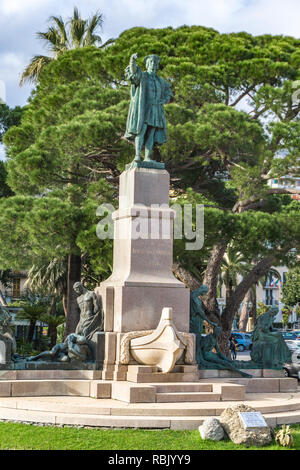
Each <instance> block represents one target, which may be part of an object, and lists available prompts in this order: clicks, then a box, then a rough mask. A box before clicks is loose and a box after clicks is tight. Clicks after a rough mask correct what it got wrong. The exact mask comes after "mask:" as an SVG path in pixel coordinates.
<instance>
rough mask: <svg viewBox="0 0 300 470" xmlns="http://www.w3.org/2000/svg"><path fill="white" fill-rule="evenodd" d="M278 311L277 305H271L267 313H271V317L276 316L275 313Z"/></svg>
mask: <svg viewBox="0 0 300 470" xmlns="http://www.w3.org/2000/svg"><path fill="white" fill-rule="evenodd" d="M278 312H279V308H278V307H271V308H270V309H269V313H270V314H271V315H272V317H276V315H277V314H278Z"/></svg>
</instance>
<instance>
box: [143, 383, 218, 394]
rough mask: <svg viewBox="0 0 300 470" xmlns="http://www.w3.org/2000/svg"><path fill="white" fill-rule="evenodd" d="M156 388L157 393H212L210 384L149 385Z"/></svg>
mask: <svg viewBox="0 0 300 470" xmlns="http://www.w3.org/2000/svg"><path fill="white" fill-rule="evenodd" d="M151 385H154V386H155V387H156V392H157V393H173V392H212V391H213V385H212V384H210V383H207V384H206V383H201V384H199V383H180V382H179V383H170V384H151Z"/></svg>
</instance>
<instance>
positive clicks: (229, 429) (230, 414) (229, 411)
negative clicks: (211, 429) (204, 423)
mask: <svg viewBox="0 0 300 470" xmlns="http://www.w3.org/2000/svg"><path fill="white" fill-rule="evenodd" d="M255 411H256V410H255V409H254V408H251V407H250V406H248V405H244V404H240V405H235V406H232V407H229V408H226V410H224V411H223V413H222V414H221V416H220V423H221V425H222V426H223V429H224V431H225V432H226V434H227V435H228V437H229V439H231V441H232V442H234V444H243V445H245V446H246V447H250V446H264V445H266V444H269V443H271V442H272V435H271V428H270V427H259V428H258V427H257V428H251V429H245V428H244V426H243V423H242V421H241V418H240V416H239V413H240V412H255Z"/></svg>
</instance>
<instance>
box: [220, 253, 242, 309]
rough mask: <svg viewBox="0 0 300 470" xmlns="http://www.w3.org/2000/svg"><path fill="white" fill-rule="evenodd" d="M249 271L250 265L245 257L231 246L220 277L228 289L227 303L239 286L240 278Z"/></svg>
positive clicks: (224, 258)
mask: <svg viewBox="0 0 300 470" xmlns="http://www.w3.org/2000/svg"><path fill="white" fill-rule="evenodd" d="M248 270H249V264H248V262H247V259H246V258H245V256H244V255H243V254H242V253H241V252H240V251H238V250H237V249H236V248H235V247H234V246H233V245H229V246H228V248H227V251H226V253H225V255H224V257H223V261H222V266H221V276H220V280H221V282H222V283H224V284H225V288H226V303H227V302H228V299H229V297H230V296H231V294H232V291H233V289H234V288H235V287H236V286H237V284H238V278H239V276H240V275H244V274H245V273H246V272H247V271H248Z"/></svg>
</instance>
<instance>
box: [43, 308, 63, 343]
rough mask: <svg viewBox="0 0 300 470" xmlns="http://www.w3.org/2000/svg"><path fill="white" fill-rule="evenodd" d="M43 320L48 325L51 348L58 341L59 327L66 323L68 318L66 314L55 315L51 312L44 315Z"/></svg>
mask: <svg viewBox="0 0 300 470" xmlns="http://www.w3.org/2000/svg"><path fill="white" fill-rule="evenodd" d="M41 320H42V322H43V323H46V324H47V325H48V335H49V338H50V345H49V347H50V349H51V348H53V346H55V344H56V341H57V327H58V326H60V325H62V324H63V323H65V321H66V318H65V316H64V315H58V316H53V315H51V313H47V314H46V315H42V317H41Z"/></svg>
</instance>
